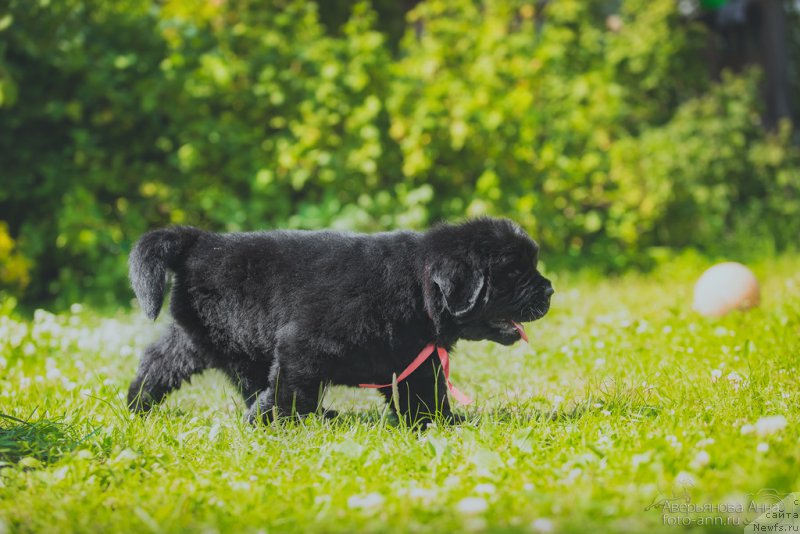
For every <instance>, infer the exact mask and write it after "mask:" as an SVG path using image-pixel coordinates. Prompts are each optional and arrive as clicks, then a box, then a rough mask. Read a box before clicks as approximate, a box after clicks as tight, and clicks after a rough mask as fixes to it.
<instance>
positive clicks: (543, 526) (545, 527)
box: [531, 517, 555, 534]
mask: <svg viewBox="0 0 800 534" xmlns="http://www.w3.org/2000/svg"><path fill="white" fill-rule="evenodd" d="M531 530H533V531H534V532H540V533H541V534H549V533H550V532H555V525H553V521H551V520H550V519H546V518H544V517H540V518H539V519H534V520H533V522H532V523H531Z"/></svg>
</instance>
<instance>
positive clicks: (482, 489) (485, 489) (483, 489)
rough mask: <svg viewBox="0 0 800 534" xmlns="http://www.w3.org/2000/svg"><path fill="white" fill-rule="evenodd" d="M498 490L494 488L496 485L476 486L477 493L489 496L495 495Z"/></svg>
mask: <svg viewBox="0 0 800 534" xmlns="http://www.w3.org/2000/svg"><path fill="white" fill-rule="evenodd" d="M496 490H497V488H495V487H494V484H478V485H477V486H475V493H485V494H487V495H493V494H494V493H495V491H496Z"/></svg>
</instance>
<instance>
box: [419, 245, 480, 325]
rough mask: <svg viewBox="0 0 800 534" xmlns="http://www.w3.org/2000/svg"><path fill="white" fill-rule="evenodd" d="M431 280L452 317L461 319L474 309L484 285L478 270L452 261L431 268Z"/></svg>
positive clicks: (443, 261)
mask: <svg viewBox="0 0 800 534" xmlns="http://www.w3.org/2000/svg"><path fill="white" fill-rule="evenodd" d="M431 280H432V281H433V283H434V284H436V286H437V287H438V288H439V291H441V292H442V297H443V298H444V305H445V307H446V308H447V311H449V312H450V313H451V314H452V315H453V317H462V316H463V315H465V314H467V313H469V312H470V311H472V309H473V308H475V304H476V303H477V302H478V297H479V296H480V294H481V291H482V290H483V286H484V284H485V283H486V281H485V279H484V276H483V273H482V272H481V271H480V270H478V269H476V268H474V267H471V266H469V265H467V264H466V263H463V262H460V261H455V260H452V259H443V260H441V261H440V262H437V264H436V265H434V266H432V268H431Z"/></svg>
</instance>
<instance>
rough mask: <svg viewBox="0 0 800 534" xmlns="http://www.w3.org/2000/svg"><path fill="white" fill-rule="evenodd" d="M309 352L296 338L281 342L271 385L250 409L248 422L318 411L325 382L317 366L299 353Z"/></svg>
mask: <svg viewBox="0 0 800 534" xmlns="http://www.w3.org/2000/svg"><path fill="white" fill-rule="evenodd" d="M308 351H309V349H307V348H306V347H305V346H304V345H303V344H302V342H300V341H298V340H295V339H291V338H290V339H288V340H284V341H283V342H282V343H279V345H278V347H277V349H276V351H275V358H274V359H273V361H272V366H271V369H270V373H269V386H268V387H267V388H266V389H265V390H264V391H262V392H261V393H259V395H258V397H257V398H256V401H255V402H254V403H253V404H252V405H251V406H250V407H249V409H248V410H247V414H246V415H245V418H246V419H247V421H248V422H250V423H256V422H258V421H263V422H265V423H266V422H269V421H272V420H273V419H275V417H276V416H277V417H279V418H280V417H287V416H300V417H302V416H305V415H308V414H311V413H314V412H316V411H317V409H318V408H319V403H320V400H321V396H322V393H323V383H324V381H323V379H322V378H321V376H320V373H319V372H318V371H316V368H315V367H314V366H313V365H309V361H308V360H306V359H304V358H302V357H301V356H300V355H302V354H306V353H308Z"/></svg>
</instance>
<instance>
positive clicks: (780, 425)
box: [755, 415, 786, 437]
mask: <svg viewBox="0 0 800 534" xmlns="http://www.w3.org/2000/svg"><path fill="white" fill-rule="evenodd" d="M755 428H756V434H758V435H759V436H761V437H764V436H771V435H772V434H775V433H776V432H780V431H781V430H783V429H784V428H786V418H785V417H784V416H782V415H770V416H767V417H762V418H761V419H759V420H758V421H756V425H755Z"/></svg>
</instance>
